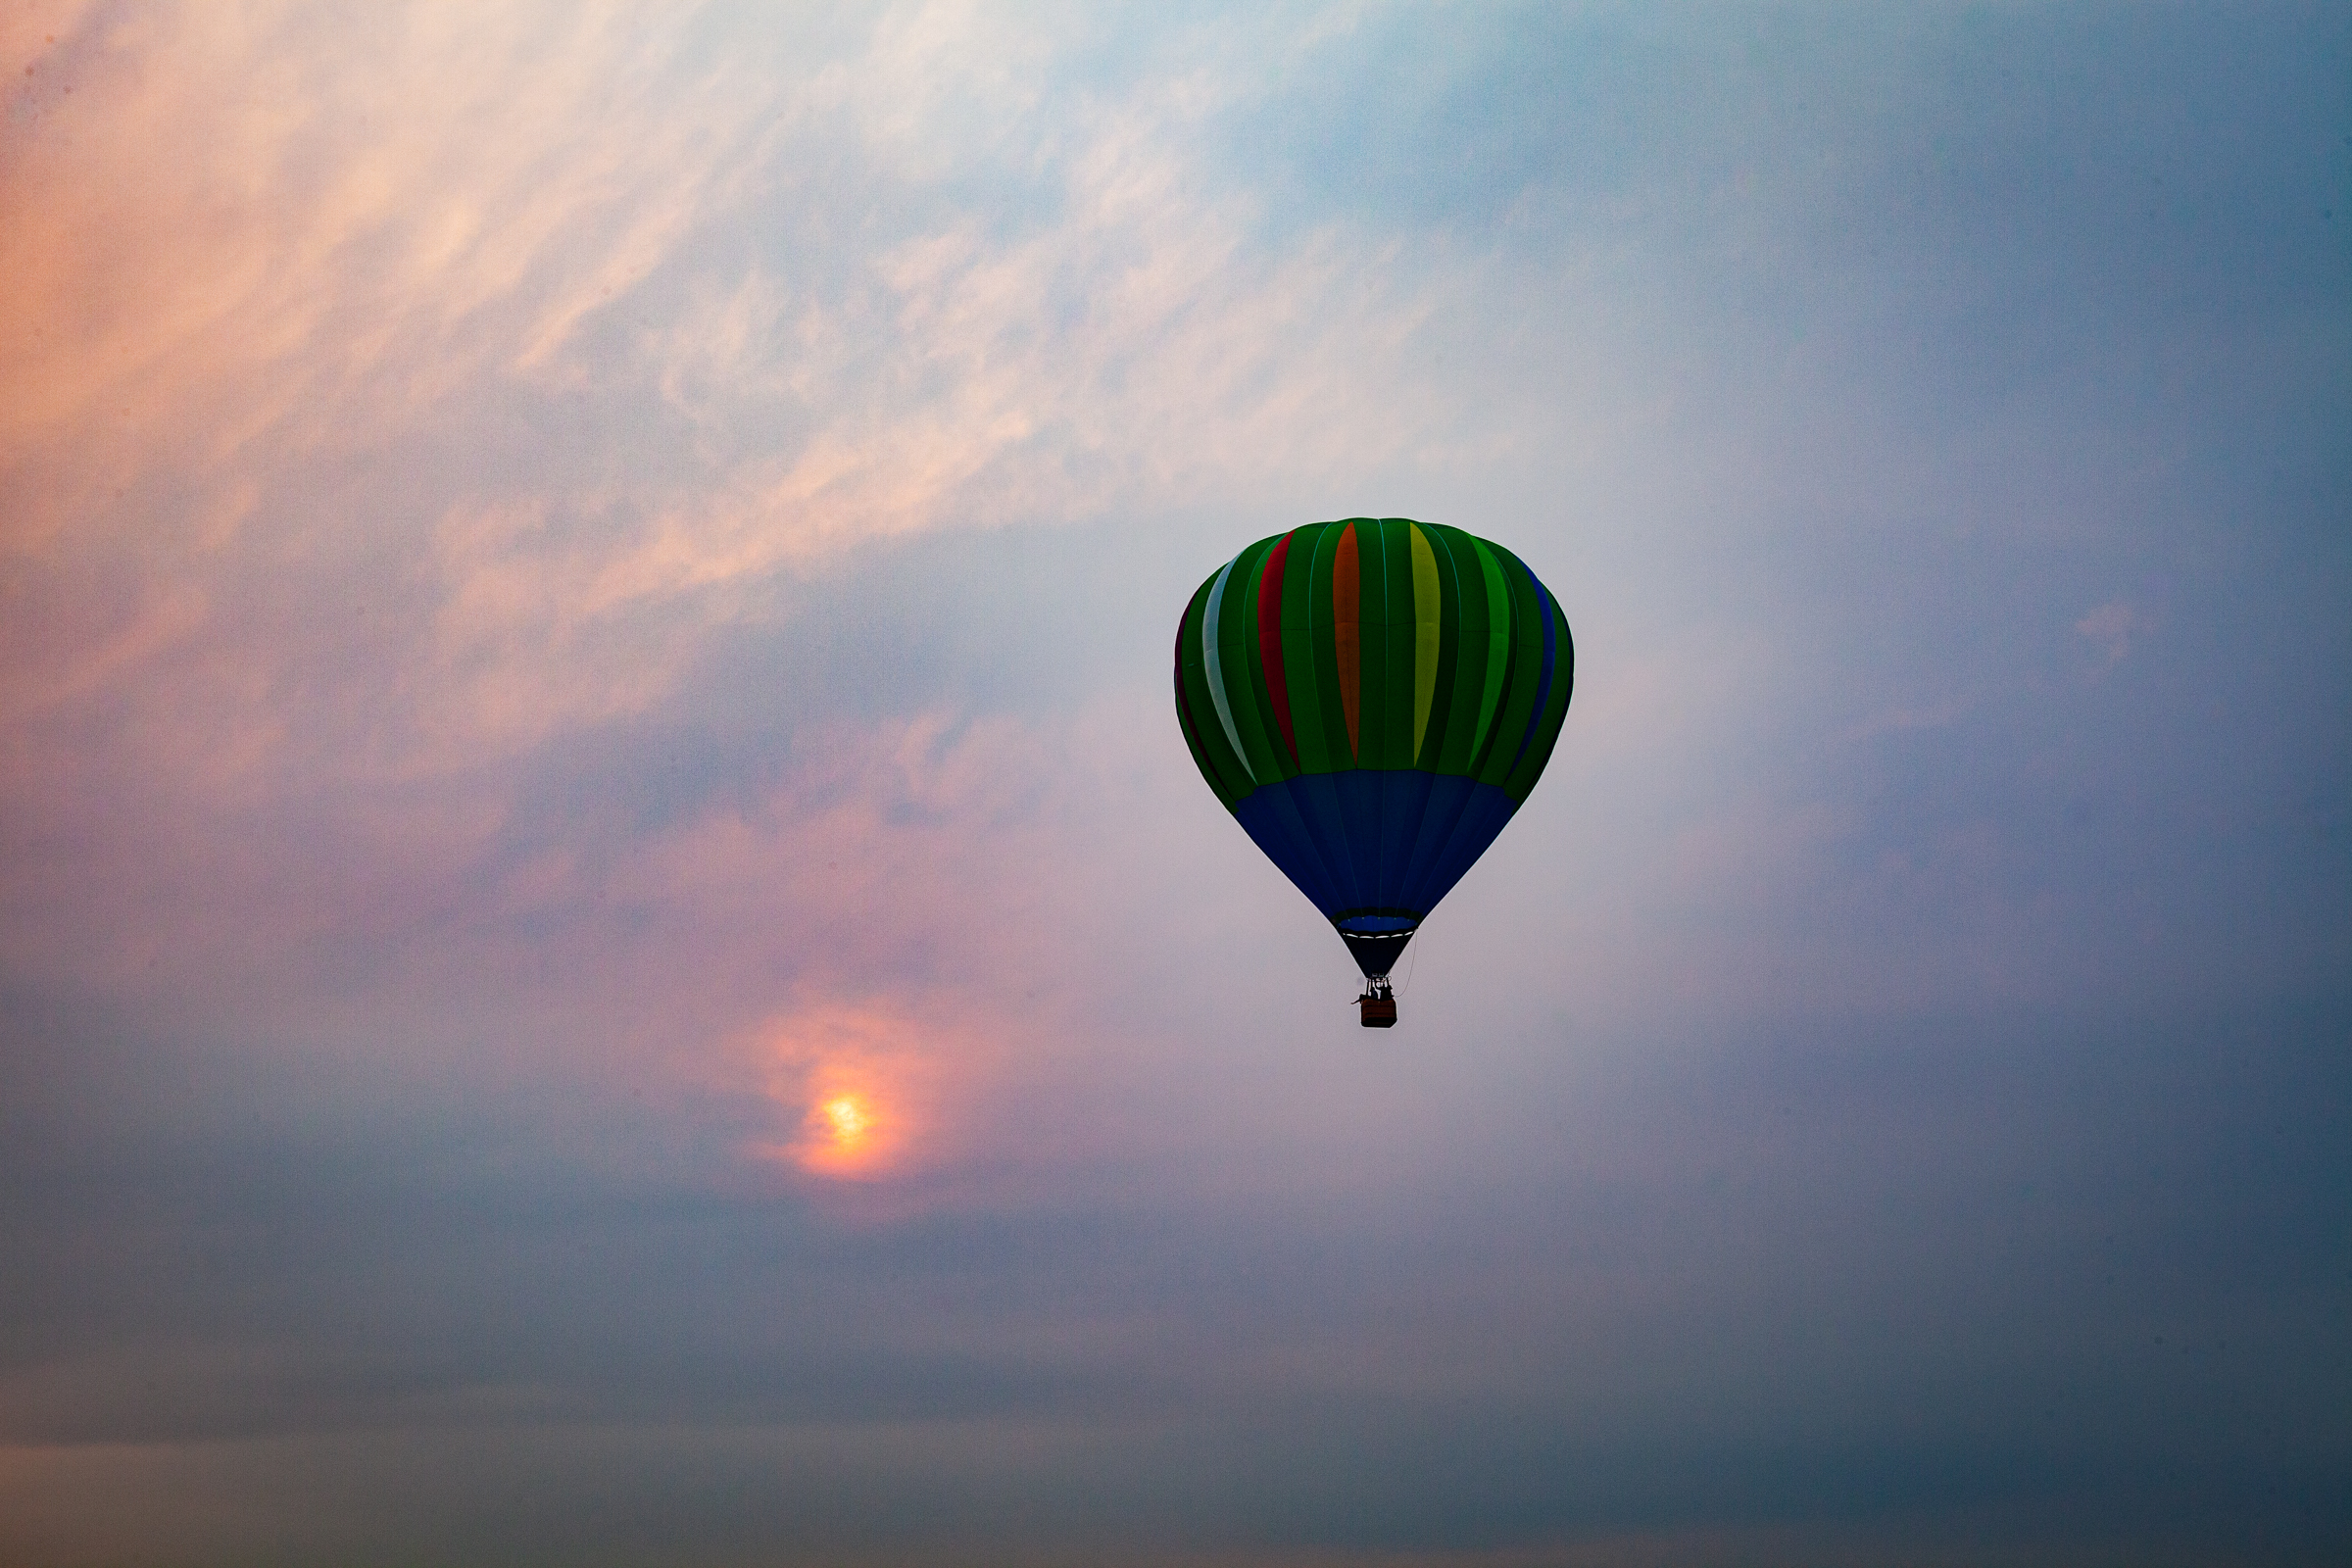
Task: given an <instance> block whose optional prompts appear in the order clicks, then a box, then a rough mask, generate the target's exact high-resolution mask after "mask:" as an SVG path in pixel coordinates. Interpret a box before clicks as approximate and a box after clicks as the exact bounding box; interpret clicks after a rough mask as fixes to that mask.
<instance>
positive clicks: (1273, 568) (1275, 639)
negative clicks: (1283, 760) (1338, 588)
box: [1257, 533, 1299, 767]
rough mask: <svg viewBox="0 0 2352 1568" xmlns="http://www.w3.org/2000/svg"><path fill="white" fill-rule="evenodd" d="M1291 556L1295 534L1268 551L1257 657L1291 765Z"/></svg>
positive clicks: (1294, 756) (1260, 582)
mask: <svg viewBox="0 0 2352 1568" xmlns="http://www.w3.org/2000/svg"><path fill="white" fill-rule="evenodd" d="M1290 559H1291V536H1290V535H1289V534H1287V533H1286V534H1284V535H1283V536H1282V542H1281V543H1280V544H1278V545H1276V546H1275V547H1274V548H1273V549H1271V550H1269V551H1267V552H1266V568H1265V570H1264V571H1262V572H1261V573H1259V574H1258V579H1257V657H1258V659H1259V661H1260V662H1263V663H1264V665H1265V666H1266V695H1267V696H1269V697H1271V698H1273V699H1274V722H1275V723H1276V724H1277V725H1278V726H1280V727H1281V730H1282V744H1283V745H1285V746H1287V747H1289V748H1290V752H1291V765H1292V766H1293V767H1297V766H1298V765H1299V740H1298V737H1297V736H1295V735H1293V734H1292V733H1291V683H1290V682H1289V681H1287V680H1285V679H1284V678H1283V673H1282V572H1283V566H1284V564H1286V563H1287V562H1289V560H1290Z"/></svg>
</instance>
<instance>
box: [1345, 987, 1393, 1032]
mask: <svg viewBox="0 0 2352 1568" xmlns="http://www.w3.org/2000/svg"><path fill="white" fill-rule="evenodd" d="M1355 1005H1356V1007H1357V1008H1358V1009H1359V1011H1360V1015H1361V1018H1362V1022H1363V1025H1364V1027H1365V1028H1367V1029H1394V1028H1396V1027H1397V994H1396V993H1395V992H1394V991H1391V990H1390V989H1389V982H1388V981H1387V980H1386V979H1385V978H1384V979H1379V980H1374V981H1372V982H1371V983H1370V984H1368V985H1367V986H1365V987H1364V994H1363V995H1362V996H1360V997H1358V998H1356V999H1355Z"/></svg>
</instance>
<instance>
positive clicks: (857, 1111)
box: [825, 1095, 874, 1149]
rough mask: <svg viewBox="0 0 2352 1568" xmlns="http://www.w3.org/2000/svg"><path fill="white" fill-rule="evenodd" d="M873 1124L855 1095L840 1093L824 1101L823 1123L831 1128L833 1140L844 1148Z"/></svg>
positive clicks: (855, 1141)
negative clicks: (834, 1097) (836, 1096)
mask: <svg viewBox="0 0 2352 1568" xmlns="http://www.w3.org/2000/svg"><path fill="white" fill-rule="evenodd" d="M873 1124H874V1119H873V1117H872V1116H871V1115H870V1114H868V1113H867V1111H866V1108H865V1105H864V1104H863V1103H861V1102H860V1101H859V1100H858V1097H857V1096H856V1095H842V1096H840V1097H838V1098H837V1099H833V1100H828V1101H826V1102H825V1125H826V1126H827V1127H828V1128H830V1129H831V1130H832V1133H833V1142H834V1143H836V1144H839V1145H840V1146H842V1147H843V1148H844V1149H847V1148H849V1147H850V1146H851V1145H853V1144H855V1143H857V1142H858V1139H860V1138H863V1137H864V1136H865V1131H866V1129H867V1128H868V1127H871V1126H872V1125H873Z"/></svg>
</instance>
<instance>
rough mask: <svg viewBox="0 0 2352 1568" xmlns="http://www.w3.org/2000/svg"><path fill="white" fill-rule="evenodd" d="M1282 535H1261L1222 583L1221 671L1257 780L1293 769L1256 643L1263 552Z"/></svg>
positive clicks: (1264, 781) (1268, 781)
mask: <svg viewBox="0 0 2352 1568" xmlns="http://www.w3.org/2000/svg"><path fill="white" fill-rule="evenodd" d="M1281 538H1282V535H1280V534H1275V535H1274V536H1273V537H1272V538H1269V539H1260V540H1259V541H1258V542H1257V543H1255V544H1253V545H1251V546H1250V548H1249V549H1247V550H1245V551H1243V552H1242V553H1241V554H1240V555H1238V556H1236V557H1234V558H1233V575H1232V576H1231V577H1230V578H1228V579H1226V583H1225V618H1224V620H1223V621H1222V622H1221V623H1220V624H1219V625H1218V627H1217V646H1218V652H1219V656H1220V658H1219V662H1220V663H1222V664H1223V666H1224V671H1225V695H1226V697H1227V699H1228V700H1229V701H1231V703H1232V704H1233V719H1234V724H1235V727H1236V728H1238V729H1239V730H1240V731H1241V732H1242V748H1243V751H1244V752H1245V754H1246V755H1247V756H1248V758H1249V760H1250V772H1251V773H1253V774H1254V775H1256V778H1257V781H1258V782H1259V783H1260V784H1271V783H1273V782H1274V781H1275V780H1277V779H1279V778H1282V777H1284V776H1286V775H1287V774H1289V773H1291V772H1293V771H1295V770H1294V769H1293V768H1292V767H1291V766H1290V759H1289V758H1287V757H1285V756H1284V755H1283V752H1282V733H1281V731H1280V730H1279V729H1278V728H1277V727H1276V726H1275V723H1274V707H1273V705H1272V704H1271V703H1270V702H1268V701H1267V700H1266V668H1265V655H1264V653H1263V652H1262V651H1261V650H1260V649H1259V648H1258V646H1257V574H1258V570H1259V568H1260V567H1262V566H1263V565H1264V564H1265V562H1266V553H1267V552H1268V551H1270V550H1272V549H1273V548H1274V546H1275V545H1276V544H1277V543H1278V542H1279V541H1280V540H1281Z"/></svg>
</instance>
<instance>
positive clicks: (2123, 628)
mask: <svg viewBox="0 0 2352 1568" xmlns="http://www.w3.org/2000/svg"><path fill="white" fill-rule="evenodd" d="M2148 630H2149V622H2148V617H2147V615H2146V614H2145V613H2143V612H2141V611H2138V610H2134V609H2133V608H2132V607H2131V604H2130V603H2128V602H2127V601H2125V600H2121V599H2115V600H2110V601H2109V602H2108V603H2106V604H2103V605H2101V606H2099V607H2098V608H2097V609H2096V610H2093V611H2092V612H2091V613H2089V614H2087V615H2084V616H2083V617H2082V619H2081V620H2078V621H2076V622H2075V631H2076V632H2077V634H2078V635H2080V636H2082V637H2083V638H2084V639H2086V640H2087V641H2088V642H2089V643H2090V645H2091V646H2092V647H2093V648H2095V649H2097V650H2098V651H2099V654H2100V656H2101V657H2102V658H2103V659H2105V661H2106V667H2107V668H2109V669H2113V668H2114V667H2115V666H2116V665H2118V664H2120V663H2122V662H2124V656H2125V655H2126V654H2129V653H2130V652H2131V640H2132V639H2133V638H2134V637H2139V636H2144V635H2146V634H2147V632H2148Z"/></svg>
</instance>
